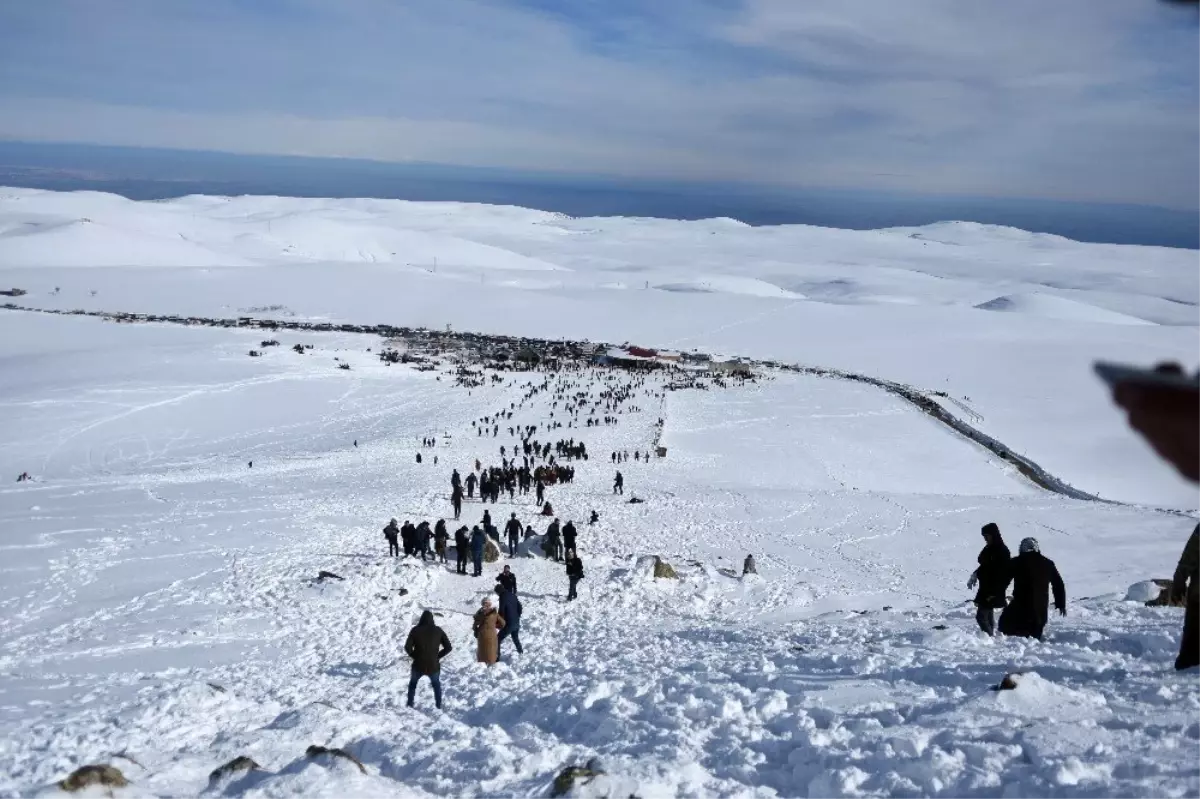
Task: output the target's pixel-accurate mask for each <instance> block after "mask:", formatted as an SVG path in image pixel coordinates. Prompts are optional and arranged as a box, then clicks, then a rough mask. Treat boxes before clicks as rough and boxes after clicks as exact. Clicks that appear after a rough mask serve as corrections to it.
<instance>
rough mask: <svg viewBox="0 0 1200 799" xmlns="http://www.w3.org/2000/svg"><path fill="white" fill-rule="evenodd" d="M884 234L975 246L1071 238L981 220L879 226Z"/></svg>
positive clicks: (1051, 241)
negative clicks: (912, 225) (899, 234)
mask: <svg viewBox="0 0 1200 799" xmlns="http://www.w3.org/2000/svg"><path fill="white" fill-rule="evenodd" d="M881 232H885V233H903V234H905V235H907V236H908V237H909V238H911V239H917V240H919V241H928V242H933V243H937V244H951V245H961V246H968V245H977V244H992V243H1002V242H1011V243H1019V244H1029V243H1043V244H1058V243H1068V242H1070V241H1071V240H1070V239H1067V238H1064V237H1062V236H1056V235H1054V234H1053V233H1034V232H1032V231H1029V230H1022V229H1021V228H1015V227H1009V226H1007V225H988V224H984V223H982V222H961V221H947V222H934V223H933V224H929V225H922V226H921V227H895V228H883V229H882V230H881Z"/></svg>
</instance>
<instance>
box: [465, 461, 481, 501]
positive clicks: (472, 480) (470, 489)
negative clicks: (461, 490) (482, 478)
mask: <svg viewBox="0 0 1200 799" xmlns="http://www.w3.org/2000/svg"><path fill="white" fill-rule="evenodd" d="M476 462H477V463H478V461H476ZM475 468H476V469H478V468H479V467H478V466H476V467H475ZM477 482H479V478H478V477H476V476H475V473H474V472H472V473H471V474H468V475H467V499H472V498H473V497H474V496H475V484H476V483H477Z"/></svg>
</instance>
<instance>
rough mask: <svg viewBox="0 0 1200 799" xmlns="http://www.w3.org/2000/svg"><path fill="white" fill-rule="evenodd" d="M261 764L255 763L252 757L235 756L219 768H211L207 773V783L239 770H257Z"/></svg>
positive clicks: (260, 767)
mask: <svg viewBox="0 0 1200 799" xmlns="http://www.w3.org/2000/svg"><path fill="white" fill-rule="evenodd" d="M261 769H262V766H260V765H258V764H257V763H255V762H254V761H253V760H252V759H250V758H248V757H246V756H245V755H242V756H240V757H235V758H234V759H233V760H230V761H229V762H228V763H226V764H225V765H223V766H221V767H220V768H216V769H213V772H212V773H211V774H209V775H208V781H209V783H214V782H216V781H217V780H220V779H223V778H225V777H228V776H229V775H231V774H237V773H238V772H239V771H259V770H261Z"/></svg>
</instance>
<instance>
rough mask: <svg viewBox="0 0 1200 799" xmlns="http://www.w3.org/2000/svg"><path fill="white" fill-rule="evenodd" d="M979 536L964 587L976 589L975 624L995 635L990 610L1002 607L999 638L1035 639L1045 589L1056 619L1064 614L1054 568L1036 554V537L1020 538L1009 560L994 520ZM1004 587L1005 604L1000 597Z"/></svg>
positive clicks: (1042, 620)
mask: <svg viewBox="0 0 1200 799" xmlns="http://www.w3.org/2000/svg"><path fill="white" fill-rule="evenodd" d="M980 532H981V533H982V535H983V540H984V542H985V543H984V547H983V550H982V551H981V552H980V553H979V568H977V569H976V570H975V571H974V572H973V573H972V574H971V579H970V580H968V581H967V587H968V588H975V587H976V585H978V586H979V588H978V590H977V591H976V592H975V605H976V607H977V610H976V612H975V620H976V621H977V622H978V623H979V629H981V630H983V631H984V632H985V633H987V634H988V635H995V633H996V621H995V615H994V614H995V610H996V609H997V608H1003V609H1004V610H1003V612H1002V613H1001V614H1000V632H1001V633H1002V634H1004V635H1013V636H1020V637H1023V638H1036V639H1038V640H1039V641H1040V640H1041V639H1042V634H1043V633H1044V632H1045V630H1046V622H1047V621H1049V615H1050V614H1049V606H1050V592H1051V590H1053V592H1054V607H1055V608H1056V609H1057V610H1058V612H1059V613H1060V614H1061V615H1063V616H1065V615H1067V589H1066V586H1064V585H1063V579H1062V576H1061V575H1060V574H1059V573H1058V567H1057V566H1055V565H1054V561H1052V560H1050V559H1049V558H1047V557H1046V556H1045V555H1043V554H1042V552H1041V547H1040V546H1039V545H1038V542H1037V539H1036V538H1025V539H1022V540H1021V544H1020V546H1019V548H1018V555H1017V557H1015V558H1014V557H1012V555H1011V553H1010V552H1009V549H1008V546H1007V545H1006V544H1005V543H1004V538H1003V537H1002V536H1001V535H1000V528H999V526H997V525H996V524H995V523H994V522H989V523H987V524H985V525H984V526H983V528H982V530H981V531H980ZM1010 583H1011V584H1012V586H1013V597H1012V601H1011V602H1009V601H1008V599H1007V598H1006V594H1007V592H1008V586H1009V584H1010Z"/></svg>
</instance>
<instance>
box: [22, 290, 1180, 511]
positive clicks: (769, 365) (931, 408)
mask: <svg viewBox="0 0 1200 799" xmlns="http://www.w3.org/2000/svg"><path fill="white" fill-rule="evenodd" d="M0 309H3V310H7V311H23V312H26V313H41V314H55V315H59V316H90V317H96V318H99V319H105V320H108V321H111V322H125V323H157V324H175V325H187V326H192V327H221V328H245V329H249V330H267V331H276V330H296V331H305V332H312V333H360V334H364V335H377V336H383V337H386V338H403V339H409V340H420V341H426V342H429V343H436V342H439V341H445V342H455V343H462V342H464V341H466V342H472V343H478V344H491V345H505V346H510V347H513V346H516V347H521V346H531V347H557V348H558V349H559V350H560V352H561V354H562V355H564V356H571V357H590V355H591V353H592V351H593V350H594V348H595V347H596V346H598V345H602V344H603V345H605V346H608V345H607V344H605V342H595V341H571V340H566V339H540V338H529V337H525V336H502V335H494V334H488V333H471V332H450V331H439V330H430V329H427V328H411V327H397V326H394V325H355V324H335V323H332V322H300V321H287V320H278V319H256V318H253V317H248V316H242V317H237V318H233V319H220V318H212V317H198V316H180V315H168V314H145V313H127V312H122V311H85V310H56V309H49V308H31V307H27V306H22V305H17V304H16V303H5V304H4V305H0ZM743 360H744V361H745V362H746V363H747V364H749V365H752V366H757V367H759V368H766V369H779V370H781V371H785V372H793V373H796V374H804V375H815V376H817V377H825V378H830V379H835V380H849V381H852V382H855V383H865V384H867V385H871V386H874V387H876V388H878V389H881V390H883V391H886V392H888V393H889V394H893V395H895V396H897V397H899V398H901V399H903V400H905V401H906V402H908V403H910V404H911V405H913V406H915V407H916V408H917V409H918V410H919V411H921V412H922V413H924V414H926V415H928V416H930V417H932V418H933V419H935V420H937V421H939V422H941V423H942V424H944V425H945V426H947V427H949V428H950V429H951V430H953V431H954V432H956V433H958V434H959V435H961V436H963V437H964V438H967V439H969V440H970V441H973V442H975V443H976V444H978V445H979V446H981V447H983V448H984V449H986V450H988V451H989V452H991V453H992V454H993V455H995V456H996V457H998V458H1000V459H1001V460H1003V461H1005V462H1006V463H1010V464H1012V465H1013V466H1014V467H1015V468H1016V469H1017V471H1018V472H1020V473H1021V474H1022V475H1024V476H1025V478H1026V479H1027V480H1029V481H1030V482H1031V483H1033V484H1034V485H1036V486H1038V487H1040V488H1042V489H1044V490H1046V491H1050V492H1053V493H1055V494H1060V495H1062V496H1065V497H1069V498H1070V499H1077V500H1083V501H1087V502H1103V503H1105V504H1109V505H1128V506H1133V503H1126V502H1118V501H1116V500H1111V499H1104V498H1103V497H1099V496H1096V495H1095V494H1089V493H1088V492H1086V491H1082V490H1080V489H1078V488H1075V487H1074V486H1073V485H1071V484H1070V483H1068V482H1066V481H1065V480H1061V479H1059V478H1058V477H1055V476H1054V475H1052V474H1050V473H1049V472H1047V471H1046V470H1045V469H1043V468H1042V467H1041V466H1039V465H1038V464H1037V463H1035V462H1034V461H1033V460H1031V459H1030V458H1028V457H1026V456H1024V455H1021V454H1020V453H1017V452H1014V451H1013V450H1012V449H1011V448H1010V447H1008V446H1007V445H1005V444H1004V443H1002V442H1000V441H997V440H996V439H994V438H992V437H991V436H989V435H987V434H986V433H984V432H983V431H981V430H978V429H977V428H975V427H973V426H972V425H971V424H969V423H968V422H965V421H963V420H962V419H960V418H958V417H957V416H955V415H953V414H952V413H950V412H949V411H947V410H946V409H945V408H943V407H942V406H941V405H939V404H938V403H937V402H935V401H934V400H932V399H931V398H930V397H931V395H932V396H937V397H945V398H947V399H950V400H951V401H953V398H950V397H948V396H947V395H946V394H945V393H944V392H926V391H923V390H921V389H918V388H915V387H913V386H910V385H906V384H904V383H897V382H895V381H892V380H884V379H882V378H878V377H871V376H870V375H863V374H858V373H855V372H847V371H843V370H840V369H830V368H826V367H817V366H803V365H799V364H787V363H780V362H779V361H775V360H758V359H753V358H746V359H743ZM1137 507H1142V506H1137ZM1153 510H1157V511H1159V512H1162V513H1170V514H1173V515H1177V516H1183V517H1186V518H1192V514H1190V513H1187V512H1186V511H1181V510H1176V509H1173V508H1153Z"/></svg>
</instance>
